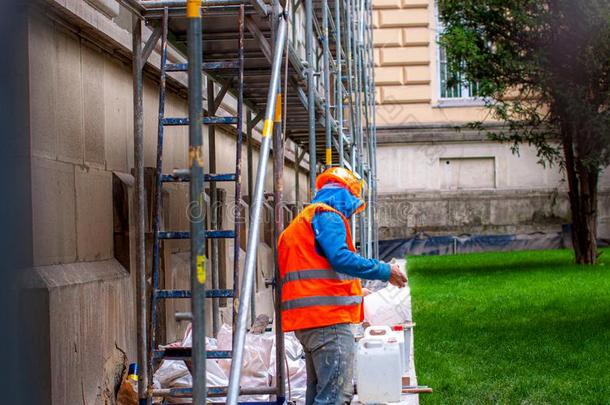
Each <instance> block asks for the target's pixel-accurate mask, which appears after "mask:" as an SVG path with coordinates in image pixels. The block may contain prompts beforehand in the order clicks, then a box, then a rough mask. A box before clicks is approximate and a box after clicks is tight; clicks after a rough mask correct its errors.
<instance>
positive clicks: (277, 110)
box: [273, 93, 282, 122]
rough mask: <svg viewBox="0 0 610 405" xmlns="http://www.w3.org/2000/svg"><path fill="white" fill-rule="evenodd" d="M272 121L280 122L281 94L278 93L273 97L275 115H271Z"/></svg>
mask: <svg viewBox="0 0 610 405" xmlns="http://www.w3.org/2000/svg"><path fill="white" fill-rule="evenodd" d="M273 121H274V122H282V94H281V93H278V94H277V98H276V99H275V116H274V117H273Z"/></svg>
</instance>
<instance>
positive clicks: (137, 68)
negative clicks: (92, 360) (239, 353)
mask: <svg viewBox="0 0 610 405" xmlns="http://www.w3.org/2000/svg"><path fill="white" fill-rule="evenodd" d="M132 21H133V33H132V39H133V44H132V45H133V62H132V65H133V117H134V119H133V138H134V139H133V143H134V148H133V151H134V178H135V193H134V199H135V201H134V215H135V218H136V221H135V234H136V249H135V250H136V254H135V256H136V260H135V261H136V263H135V265H136V268H135V271H136V277H137V281H136V295H137V302H138V309H137V327H138V331H137V340H138V364H139V365H140V373H139V374H140V375H139V379H138V398H139V402H140V405H144V404H146V401H147V399H146V398H147V395H146V391H147V388H148V370H147V367H146V364H147V356H146V348H147V345H148V337H147V329H148V328H147V325H148V323H147V320H148V307H147V301H148V295H147V288H146V257H145V256H146V244H145V240H146V239H145V234H144V232H145V229H144V227H145V222H144V218H145V215H146V213H145V212H144V102H143V76H142V21H141V20H140V18H139V17H137V16H136V15H134V16H133V18H132Z"/></svg>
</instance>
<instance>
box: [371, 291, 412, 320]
mask: <svg viewBox="0 0 610 405" xmlns="http://www.w3.org/2000/svg"><path fill="white" fill-rule="evenodd" d="M363 305H364V321H365V322H368V323H370V324H371V325H389V326H391V325H396V324H401V323H405V322H410V321H411V290H410V288H409V286H408V285H407V286H405V287H403V288H398V287H396V286H393V285H391V284H388V286H387V287H385V288H382V289H381V290H379V291H377V292H374V293H372V294H369V295H367V296H365V297H364V304H363Z"/></svg>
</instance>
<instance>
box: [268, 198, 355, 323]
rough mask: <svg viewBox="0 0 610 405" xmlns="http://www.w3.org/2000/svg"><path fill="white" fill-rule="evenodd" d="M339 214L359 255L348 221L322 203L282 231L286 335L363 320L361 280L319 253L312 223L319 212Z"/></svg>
mask: <svg viewBox="0 0 610 405" xmlns="http://www.w3.org/2000/svg"><path fill="white" fill-rule="evenodd" d="M319 211H330V212H334V213H337V214H339V216H340V217H341V219H343V222H344V224H345V230H346V234H347V235H346V238H345V242H346V243H347V246H348V248H349V249H350V250H351V251H352V252H355V251H356V249H355V248H354V245H353V243H352V237H351V232H350V228H349V224H348V222H347V219H346V218H345V217H344V216H343V215H342V214H341V213H340V212H339V211H337V210H336V209H334V208H332V207H330V206H329V205H326V204H322V203H314V204H311V205H309V206H307V207H306V208H305V209H304V210H303V211H302V212H301V213H300V214H299V215H298V216H297V217H296V218H295V219H294V220H293V221H292V222H291V223H290V225H289V226H288V227H287V228H286V229H285V230H284V232H282V234H281V235H280V238H279V241H278V262H279V267H280V283H281V284H280V285H281V289H282V328H283V330H284V331H285V332H289V331H293V330H301V329H309V328H318V327H323V326H328V325H336V324H340V323H359V322H362V319H363V315H364V314H363V310H362V286H361V285H360V280H358V279H354V278H349V277H347V276H345V275H340V274H339V273H337V272H336V271H334V270H333V269H332V267H331V265H330V263H328V260H326V258H325V257H324V256H322V255H320V254H319V253H318V252H317V251H316V247H315V236H314V231H313V227H312V224H311V222H312V220H313V217H314V215H315V213H316V212H319Z"/></svg>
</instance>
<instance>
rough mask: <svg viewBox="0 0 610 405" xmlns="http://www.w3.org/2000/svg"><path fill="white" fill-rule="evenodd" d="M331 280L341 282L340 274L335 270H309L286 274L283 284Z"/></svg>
mask: <svg viewBox="0 0 610 405" xmlns="http://www.w3.org/2000/svg"><path fill="white" fill-rule="evenodd" d="M325 278H327V279H331V280H340V276H339V274H337V272H336V271H334V270H328V269H309V270H297V271H291V272H290V273H286V274H285V275H284V277H282V283H289V282H291V281H301V280H313V279H325Z"/></svg>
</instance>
